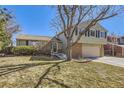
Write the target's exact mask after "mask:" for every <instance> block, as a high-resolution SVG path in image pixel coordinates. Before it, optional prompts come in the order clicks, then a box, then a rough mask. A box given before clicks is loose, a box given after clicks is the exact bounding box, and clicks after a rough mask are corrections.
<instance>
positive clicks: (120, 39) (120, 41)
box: [118, 36, 124, 45]
mask: <svg viewBox="0 0 124 93" xmlns="http://www.w3.org/2000/svg"><path fill="white" fill-rule="evenodd" d="M118 43H119V44H120V45H124V36H121V37H119V38H118Z"/></svg>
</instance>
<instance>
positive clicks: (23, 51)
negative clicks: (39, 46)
mask: <svg viewBox="0 0 124 93" xmlns="http://www.w3.org/2000/svg"><path fill="white" fill-rule="evenodd" d="M12 52H13V54H14V55H34V54H36V53H37V50H36V49H35V48H34V47H32V46H16V47H14V48H13V49H12Z"/></svg>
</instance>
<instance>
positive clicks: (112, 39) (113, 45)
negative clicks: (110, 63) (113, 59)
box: [104, 35, 124, 57]
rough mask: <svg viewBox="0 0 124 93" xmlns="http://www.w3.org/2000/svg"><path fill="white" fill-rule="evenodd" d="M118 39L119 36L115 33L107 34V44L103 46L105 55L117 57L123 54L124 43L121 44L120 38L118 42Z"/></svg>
mask: <svg viewBox="0 0 124 93" xmlns="http://www.w3.org/2000/svg"><path fill="white" fill-rule="evenodd" d="M120 39H121V37H118V36H115V35H112V36H107V44H106V45H105V46H104V51H105V55H109V56H118V57H123V56H124V45H122V44H123V43H122V39H121V43H120ZM120 44H121V45H120Z"/></svg>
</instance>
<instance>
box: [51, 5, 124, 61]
mask: <svg viewBox="0 0 124 93" xmlns="http://www.w3.org/2000/svg"><path fill="white" fill-rule="evenodd" d="M123 9H124V8H123V6H109V5H104V6H95V5H94V6H93V5H83V6H76V5H58V6H56V11H57V16H56V18H55V19H53V20H52V23H51V24H52V26H53V27H54V28H55V29H56V30H57V31H62V32H63V33H64V36H65V38H66V39H67V48H66V49H67V57H68V59H67V60H71V55H70V50H71V47H72V46H74V45H75V44H76V43H77V42H78V41H79V40H80V38H81V36H82V35H84V34H85V32H86V31H89V30H90V28H91V27H93V26H94V25H95V24H96V23H98V22H99V21H102V20H105V19H109V18H111V17H114V16H116V15H118V14H119V13H121V12H123ZM86 21H89V24H88V25H87V26H86V27H85V28H83V29H80V34H79V36H78V37H77V39H76V40H75V41H74V42H72V37H73V36H74V32H75V31H76V29H77V30H79V25H80V24H81V23H83V22H86Z"/></svg>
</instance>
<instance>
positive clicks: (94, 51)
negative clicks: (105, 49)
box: [82, 45, 100, 57]
mask: <svg viewBox="0 0 124 93" xmlns="http://www.w3.org/2000/svg"><path fill="white" fill-rule="evenodd" d="M82 54H83V57H99V56H100V47H99V46H98V45H95V46H92V45H91V46H89V45H84V46H83V48H82Z"/></svg>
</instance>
